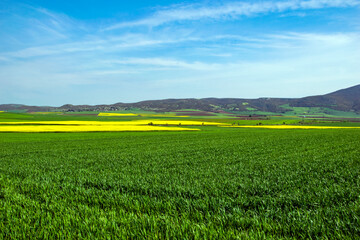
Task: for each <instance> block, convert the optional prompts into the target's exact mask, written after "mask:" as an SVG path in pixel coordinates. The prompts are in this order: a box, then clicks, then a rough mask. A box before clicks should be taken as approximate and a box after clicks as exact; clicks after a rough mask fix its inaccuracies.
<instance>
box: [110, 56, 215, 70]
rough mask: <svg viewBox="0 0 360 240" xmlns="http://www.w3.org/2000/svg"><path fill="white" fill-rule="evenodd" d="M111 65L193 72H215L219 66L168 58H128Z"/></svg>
mask: <svg viewBox="0 0 360 240" xmlns="http://www.w3.org/2000/svg"><path fill="white" fill-rule="evenodd" d="M112 63H115V64H122V65H140V66H144V65H145V66H146V65H150V66H160V67H170V68H182V69H193V70H210V69H212V70H215V69H217V68H218V67H219V66H220V65H219V64H211V63H204V62H186V61H181V60H177V59H168V58H128V59H125V60H114V61H112Z"/></svg>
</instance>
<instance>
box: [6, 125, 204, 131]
mask: <svg viewBox="0 0 360 240" xmlns="http://www.w3.org/2000/svg"><path fill="white" fill-rule="evenodd" d="M198 130H199V129H194V128H181V127H162V126H148V125H145V126H137V125H127V126H121V125H118V126H114V125H113V126H111V125H110V126H109V125H98V126H92V125H80V126H74V125H21V126H14V125H8V126H1V125H0V132H126V131H134V132H138V131H139V132H146V131H198Z"/></svg>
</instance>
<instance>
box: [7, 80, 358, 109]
mask: <svg viewBox="0 0 360 240" xmlns="http://www.w3.org/2000/svg"><path fill="white" fill-rule="evenodd" d="M293 107H319V108H329V109H333V110H338V111H344V112H354V113H358V114H360V85H356V86H353V87H350V88H346V89H342V90H339V91H336V92H332V93H329V94H325V95H319V96H310V97H303V98H258V99H242V98H203V99H194V98H188V99H164V100H150V101H141V102H137V103H115V104H111V105H94V106H91V105H71V104H66V105H63V106H61V107H44V106H27V105H19V104H3V105H0V111H27V112H47V111H64V112H78V111H119V110H131V109H134V108H136V109H142V110H148V111H158V112H171V111H177V110H181V109H197V110H201V111H205V112H224V111H233V112H242V111H249V110H250V111H251V110H253V111H254V110H256V111H262V112H272V113H279V114H281V113H284V112H287V111H289V110H291V108H293Z"/></svg>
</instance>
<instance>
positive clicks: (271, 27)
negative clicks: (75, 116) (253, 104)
mask: <svg viewBox="0 0 360 240" xmlns="http://www.w3.org/2000/svg"><path fill="white" fill-rule="evenodd" d="M154 2H155V3H154ZM359 66H360V0H278V1H225V0H223V1H211V0H208V1H165V0H162V1H153V0H142V1H136V0H134V1H97V0H86V1H85V0H78V1H57V0H54V1H48V0H47V1H45V0H37V1H36V0H28V1H8V0H3V1H1V3H0V85H1V87H0V104H2V103H21V104H33V105H53V106H60V105H62V104H66V103H72V104H111V103H116V102H136V101H140V100H148V99H164V98H203V97H234V98H258V97H303V96H308V95H316V94H324V93H328V92H331V91H334V90H338V89H341V88H345V87H350V86H353V85H356V84H359V83H360V67H359Z"/></svg>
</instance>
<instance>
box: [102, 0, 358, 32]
mask: <svg viewBox="0 0 360 240" xmlns="http://www.w3.org/2000/svg"><path fill="white" fill-rule="evenodd" d="M359 5H360V1H358V0H289V1H278V2H273V1H265V2H264V1H262V2H255V3H254V2H231V3H227V4H223V5H218V6H210V7H209V6H201V5H194V4H192V5H183V6H178V5H176V6H174V7H172V8H171V7H170V8H167V9H164V10H159V11H157V12H155V13H154V14H153V15H152V16H150V17H147V18H144V19H140V20H136V21H132V22H122V23H118V24H114V25H111V26H109V27H107V28H105V29H104V30H114V29H118V28H124V27H134V26H158V25H162V24H165V23H168V22H175V21H184V20H199V19H204V18H211V19H219V18H236V17H239V16H252V15H256V14H266V13H280V12H284V11H294V10H306V9H319V8H331V7H338V8H340V7H354V6H359Z"/></svg>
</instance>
